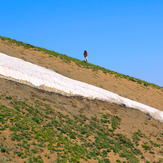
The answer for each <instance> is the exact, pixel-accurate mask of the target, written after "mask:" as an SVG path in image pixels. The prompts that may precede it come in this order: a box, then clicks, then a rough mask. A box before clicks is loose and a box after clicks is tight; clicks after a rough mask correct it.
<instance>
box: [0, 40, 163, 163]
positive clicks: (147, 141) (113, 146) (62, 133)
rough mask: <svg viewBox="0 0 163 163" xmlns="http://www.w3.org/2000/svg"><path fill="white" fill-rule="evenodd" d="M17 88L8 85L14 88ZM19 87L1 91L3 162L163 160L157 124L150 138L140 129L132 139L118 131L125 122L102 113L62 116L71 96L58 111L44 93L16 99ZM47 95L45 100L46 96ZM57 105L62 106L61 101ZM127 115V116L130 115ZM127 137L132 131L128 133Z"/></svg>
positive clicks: (161, 136)
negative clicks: (152, 158)
mask: <svg viewBox="0 0 163 163" xmlns="http://www.w3.org/2000/svg"><path fill="white" fill-rule="evenodd" d="M1 39H3V40H8V41H9V42H11V43H16V44H17V45H21V46H24V47H25V48H33V49H35V50H40V51H43V52H45V53H48V54H50V55H55V56H59V57H60V58H62V59H63V60H65V62H71V61H73V62H75V63H76V64H77V65H79V66H82V67H86V68H91V69H94V70H98V69H100V70H102V71H103V72H104V73H114V74H117V77H124V78H127V79H129V80H132V81H134V82H138V83H140V84H144V85H146V86H148V85H151V84H150V83H146V82H144V81H141V80H139V79H135V78H131V77H129V76H125V75H122V74H119V73H116V72H113V71H109V70H106V69H104V68H101V67H99V66H95V65H92V64H84V63H83V62H82V61H79V60H77V59H74V58H71V57H68V56H66V55H62V54H59V53H56V52H53V51H49V50H46V49H43V48H39V47H35V46H32V45H29V44H25V43H22V42H18V41H16V40H12V39H9V38H4V37H1ZM5 83H7V82H5ZM14 83H15V82H11V83H10V82H9V85H11V87H13V85H14ZM3 84H4V83H2V85H3ZM15 85H16V86H17V89H14V93H13V94H14V95H13V94H12V95H11V94H10V92H11V90H9V89H7V90H6V89H4V90H2V87H1V89H0V135H1V136H0V161H2V162H7V161H10V162H16V161H17V160H19V162H66V161H67V162H79V161H81V162H110V161H112V162H113V157H115V158H116V159H115V160H114V162H131V163H136V162H140V160H141V161H143V162H148V161H150V159H149V158H151V157H150V156H152V155H154V157H155V159H154V160H156V161H155V162H161V161H163V160H162V159H161V157H160V156H161V154H162V153H163V149H162V147H163V146H162V139H163V132H161V130H160V128H159V127H158V126H157V125H156V124H155V123H154V122H153V123H151V125H153V126H155V128H157V132H156V133H155V134H154V135H153V134H152V132H151V133H150V134H148V135H146V134H144V132H143V131H142V130H140V129H138V128H137V130H136V131H134V132H131V133H130V135H131V136H126V134H122V133H121V132H119V129H120V128H121V124H122V122H123V119H122V117H121V116H117V114H115V113H112V114H110V113H108V114H106V113H105V112H102V111H101V112H100V114H98V116H97V115H93V114H92V115H91V116H86V115H85V114H82V112H79V113H78V116H77V115H73V114H72V112H67V111H66V112H65V111H63V108H64V107H66V106H67V104H65V101H66V99H67V97H65V98H64V100H61V104H60V105H58V106H55V105H54V102H51V103H50V104H49V103H48V102H47V100H46V99H45V98H40V93H38V94H37V97H35V98H33V97H32V95H28V96H27V95H26V96H24V97H23V98H21V99H20V98H19V97H18V95H17V93H18V90H19V88H20V84H15ZM152 85H153V84H152ZM153 86H154V87H157V88H160V87H159V86H156V85H153ZM24 87H25V88H24ZM23 88H24V90H26V92H27V89H28V86H23ZM31 89H32V91H34V90H35V89H34V88H31ZM24 90H23V91H24ZM43 94H45V95H46V92H44V93H43ZM56 102H58V100H57V99H56ZM78 103H84V99H79V100H78ZM89 103H93V104H94V103H95V101H93V102H91V101H89ZM93 104H92V105H93ZM72 105H73V110H75V109H76V108H77V106H76V104H73V103H72ZM100 107H102V108H103V109H106V108H105V106H103V103H102V102H101V103H100V104H98V105H97V108H96V109H98V108H100ZM111 107H113V106H111ZM117 107H118V106H117ZM118 108H119V107H118ZM82 109H83V107H82ZM84 109H86V110H87V109H90V108H89V105H88V104H87V105H85V108H84ZM114 109H115V108H114ZM119 109H120V108H119ZM124 110H125V108H124ZM125 112H126V113H127V110H125ZM143 125H145V127H149V128H150V127H152V126H148V122H143ZM160 126H161V124H160ZM125 132H126V133H127V132H128V131H126V130H124V133H125ZM152 162H154V161H152Z"/></svg>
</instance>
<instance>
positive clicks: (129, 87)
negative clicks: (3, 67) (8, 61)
mask: <svg viewBox="0 0 163 163" xmlns="http://www.w3.org/2000/svg"><path fill="white" fill-rule="evenodd" d="M0 52H2V53H5V54H8V55H10V56H14V57H18V58H21V59H23V60H26V61H29V62H32V63H34V64H38V65H41V66H44V67H47V68H50V69H52V70H54V71H56V72H58V73H60V74H63V75H65V76H67V77H70V78H73V79H76V80H80V81H83V82H86V83H89V84H93V85H96V86H99V87H101V88H104V89H107V90H109V91H112V92H115V93H117V94H119V95H121V96H123V97H127V98H129V99H132V100H135V101H138V102H141V103H144V104H147V105H150V106H152V107H155V108H157V109H160V110H163V90H162V89H156V88H153V87H145V86H143V85H140V84H137V83H135V82H132V81H128V80H126V79H122V78H116V77H115V76H114V75H110V74H104V73H103V72H101V71H92V70H90V69H85V68H81V67H79V66H77V65H76V64H75V63H73V62H71V63H65V62H64V61H63V60H61V59H60V58H56V57H50V56H49V55H48V54H44V53H42V52H38V51H34V50H32V49H25V48H24V47H21V46H16V45H15V44H10V43H8V42H6V41H2V40H0ZM9 97H10V98H12V99H11V100H15V101H16V100H18V101H21V100H22V101H24V100H25V99H28V102H29V103H30V104H31V105H32V106H35V105H36V101H38V100H39V101H40V102H41V103H46V104H47V105H49V106H51V107H52V108H53V109H55V111H56V112H57V111H59V112H61V113H62V114H64V115H69V116H70V117H72V116H74V115H75V116H78V117H79V115H80V114H82V115H84V116H86V117H87V118H88V119H91V118H92V117H93V116H97V118H98V119H99V121H100V120H101V115H102V114H104V115H106V114H110V115H114V116H118V117H120V119H121V121H120V124H119V126H118V128H117V129H116V130H115V132H114V134H113V135H116V134H119V133H120V134H123V135H125V136H126V137H127V138H129V139H131V140H133V141H134V139H133V135H134V133H136V132H138V131H141V132H142V133H143V134H144V135H145V136H142V137H140V140H139V145H135V147H136V148H138V149H139V150H140V151H141V152H142V155H138V156H137V158H138V160H139V162H142V163H145V162H147V161H150V162H161V161H163V148H162V142H163V124H162V123H160V122H158V121H156V120H154V119H153V118H151V117H150V116H149V115H145V114H144V113H141V112H140V111H138V110H134V109H130V108H125V107H121V106H118V105H115V104H111V103H109V102H103V101H98V100H89V99H85V98H82V97H66V96H62V95H60V94H56V93H52V92H46V91H43V90H39V89H36V88H33V87H30V86H27V85H24V84H20V83H17V82H13V81H10V80H6V79H2V78H0V104H3V105H5V106H7V107H11V108H12V107H13V106H12V104H11V100H10V98H9ZM15 108H16V107H15ZM15 108H14V107H13V109H15ZM0 109H1V108H0ZM0 111H1V110H0ZM22 114H27V113H26V111H24V110H23V111H22ZM27 115H28V114H27ZM31 116H32V115H31ZM2 125H3V124H2ZM9 125H11V124H9ZM41 125H42V124H41ZM0 128H1V126H0ZM18 133H19V132H18ZM0 134H1V136H0V142H1V144H0V145H1V146H2V144H3V146H5V147H6V148H7V147H8V146H9V147H13V149H12V150H11V149H10V150H11V152H10V153H8V154H7V153H2V148H1V150H0V161H2V160H3V158H8V157H9V158H13V159H12V161H13V162H24V161H25V160H26V159H25V158H21V157H18V156H17V155H16V154H15V153H14V151H15V150H16V148H18V147H19V145H17V147H15V144H16V141H14V142H13V141H11V140H10V139H11V138H10V135H12V134H13V133H12V132H11V131H8V130H1V133H0ZM139 134H140V133H139ZM140 136H141V134H140ZM88 139H91V138H90V137H88ZM73 141H74V140H73ZM30 143H31V142H30ZM122 143H123V142H122ZM133 143H134V142H133ZM146 143H147V144H146ZM18 144H20V143H19V142H18ZM143 144H144V147H143V146H142V145H143ZM31 146H32V143H31ZM9 147H8V149H9ZM33 147H35V146H33ZM145 147H150V148H149V149H145ZM38 154H40V155H41V157H42V158H43V161H44V162H50V161H51V160H49V159H48V158H47V157H45V155H49V156H50V158H51V159H54V158H53V157H55V158H56V155H55V154H56V153H55V154H50V151H49V150H48V149H47V148H45V150H44V151H43V152H42V153H41V152H39V153H38ZM142 156H144V157H142ZM108 157H109V160H110V162H111V163H114V162H116V161H117V160H118V159H119V160H121V161H126V162H127V160H126V158H123V157H120V156H119V155H118V154H115V153H113V152H112V151H111V152H108ZM12 161H11V162H12ZM80 161H81V162H98V161H97V160H88V161H84V160H80ZM130 162H131V161H130Z"/></svg>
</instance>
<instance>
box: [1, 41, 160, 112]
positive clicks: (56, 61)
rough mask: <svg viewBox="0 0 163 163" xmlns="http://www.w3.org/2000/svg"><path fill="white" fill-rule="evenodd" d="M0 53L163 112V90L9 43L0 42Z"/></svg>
mask: <svg viewBox="0 0 163 163" xmlns="http://www.w3.org/2000/svg"><path fill="white" fill-rule="evenodd" d="M0 52H2V53H5V54H8V55H10V56H14V57H18V58H21V59H23V60H25V61H29V62H32V63H34V64H37V65H40V66H43V67H46V68H49V69H52V70H54V71H56V72H58V73H60V74H62V75H64V76H67V77H69V78H72V79H76V80H79V81H83V82H86V83H89V84H92V85H95V86H98V87H101V88H104V89H107V90H109V91H111V92H114V93H117V94H119V95H121V96H123V97H126V98H129V99H131V100H135V101H138V102H141V103H143V104H146V105H149V106H152V107H155V108H157V109H159V110H163V89H156V88H154V87H151V86H150V87H149V86H148V87H146V86H144V85H141V84H138V83H136V82H132V81H129V80H127V79H124V78H116V77H115V75H113V74H104V73H103V72H102V71H100V70H99V71H93V70H90V69H86V68H82V67H79V66H78V65H76V64H75V63H73V62H71V63H65V62H64V61H63V60H62V59H60V58H57V57H54V56H53V57H50V56H49V55H48V54H45V53H43V52H38V51H34V50H33V49H25V48H24V47H22V46H17V45H16V44H14V43H12V44H11V43H8V42H7V41H2V40H0ZM90 57H91V56H90Z"/></svg>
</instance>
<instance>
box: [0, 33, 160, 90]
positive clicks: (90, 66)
mask: <svg viewBox="0 0 163 163" xmlns="http://www.w3.org/2000/svg"><path fill="white" fill-rule="evenodd" d="M0 39H1V40H3V41H5V40H6V41H8V42H9V43H15V44H16V45H17V46H23V47H24V48H25V49H33V50H35V51H41V52H44V53H46V54H49V57H52V56H55V57H59V58H61V59H62V60H63V61H64V62H67V63H70V62H75V63H76V64H77V65H78V66H79V67H84V68H88V69H92V70H93V71H98V70H101V71H103V73H105V74H107V73H109V74H114V75H115V77H119V78H125V79H128V80H130V81H133V82H137V83H138V84H142V85H144V86H146V87H147V86H153V87H155V88H157V89H160V88H163V87H160V86H158V85H156V84H153V83H148V82H146V81H143V80H140V79H137V78H134V77H130V76H129V75H124V74H120V73H117V72H114V71H111V70H108V69H105V68H103V67H100V66H97V65H94V64H91V63H85V62H84V61H81V60H78V59H75V58H72V57H69V56H67V55H65V54H60V53H57V52H55V51H51V50H47V49H44V48H40V47H37V46H33V45H30V44H27V43H23V42H21V41H17V40H14V39H11V38H7V37H2V36H0Z"/></svg>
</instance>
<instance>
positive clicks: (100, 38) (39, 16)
mask: <svg viewBox="0 0 163 163" xmlns="http://www.w3.org/2000/svg"><path fill="white" fill-rule="evenodd" d="M0 8H1V9H0V35H1V36H4V37H10V38H12V39H16V40H18V41H23V42H25V43H29V44H32V45H35V46H39V47H43V48H47V49H49V50H54V51H56V52H59V53H62V54H66V55H68V56H71V57H74V58H77V59H80V60H84V57H83V52H84V50H87V51H88V61H89V62H90V63H93V64H96V65H99V66H102V67H105V68H107V69H110V70H113V71H116V72H119V73H122V74H125V75H130V76H132V77H136V78H139V79H142V80H145V81H147V82H150V83H155V84H157V85H159V86H163V0H0ZM54 66H55V65H54Z"/></svg>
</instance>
